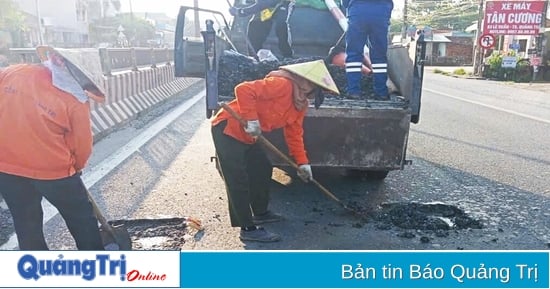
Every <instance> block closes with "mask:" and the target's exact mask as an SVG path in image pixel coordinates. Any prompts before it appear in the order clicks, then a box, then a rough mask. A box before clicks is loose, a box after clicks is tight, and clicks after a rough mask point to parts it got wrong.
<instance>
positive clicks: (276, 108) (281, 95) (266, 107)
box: [212, 77, 309, 164]
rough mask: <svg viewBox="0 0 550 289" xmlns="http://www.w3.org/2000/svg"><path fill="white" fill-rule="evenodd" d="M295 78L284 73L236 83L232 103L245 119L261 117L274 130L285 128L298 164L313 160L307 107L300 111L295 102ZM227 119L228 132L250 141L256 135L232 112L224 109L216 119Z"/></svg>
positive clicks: (263, 124)
mask: <svg viewBox="0 0 550 289" xmlns="http://www.w3.org/2000/svg"><path fill="white" fill-rule="evenodd" d="M292 91H293V82H292V81H291V80H289V79H287V78H283V77H266V78H264V79H260V80H255V81H247V82H243V83H241V84H239V85H237V86H236V87H235V96H236V98H235V100H233V101H231V102H230V103H229V106H230V107H231V108H232V109H233V110H234V111H235V112H237V113H238V114H240V115H241V116H242V118H244V119H245V120H259V121H260V125H261V129H262V131H264V132H270V131H272V130H274V129H278V128H283V132H284V136H285V140H286V143H287V146H288V150H289V153H290V155H291V156H292V157H293V158H294V160H295V161H296V163H298V164H307V163H309V160H308V158H307V155H306V151H305V149H304V141H303V134H304V129H303V127H302V125H303V121H304V117H305V115H306V111H307V108H305V109H303V110H302V111H299V110H297V109H296V107H295V106H294V102H293V93H292ZM223 120H227V126H226V127H225V130H224V133H225V134H227V135H229V136H231V137H233V138H235V139H237V140H239V141H241V142H243V143H247V144H253V143H254V142H255V139H254V138H252V137H251V136H250V135H249V134H248V133H246V132H245V131H244V128H243V127H242V126H241V124H240V123H239V122H238V121H237V120H236V119H235V118H233V117H232V116H231V115H230V114H229V113H228V112H226V111H224V110H223V109H222V110H220V111H219V112H218V113H217V114H216V116H215V117H214V118H213V120H212V125H217V124H218V123H220V122H222V121H223Z"/></svg>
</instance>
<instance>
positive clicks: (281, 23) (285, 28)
mask: <svg viewBox="0 0 550 289" xmlns="http://www.w3.org/2000/svg"><path fill="white" fill-rule="evenodd" d="M293 7H294V4H292V3H291V4H288V5H284V6H282V7H279V9H278V10H277V12H276V13H275V14H273V17H272V18H271V19H269V20H266V21H262V20H261V19H260V17H258V15H254V17H252V19H251V20H250V22H249V23H248V39H249V40H250V44H251V45H252V47H253V48H254V50H255V52H256V53H257V52H258V50H260V49H262V48H263V45H264V42H265V41H266V40H267V37H268V36H269V33H270V32H271V28H272V27H273V25H275V35H277V40H278V45H279V51H280V52H281V55H282V56H283V57H284V58H292V57H293V54H294V52H293V51H292V36H291V34H290V23H289V20H290V16H291V15H292V9H293Z"/></svg>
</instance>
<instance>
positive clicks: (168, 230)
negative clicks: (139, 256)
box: [109, 218, 189, 250]
mask: <svg viewBox="0 0 550 289" xmlns="http://www.w3.org/2000/svg"><path fill="white" fill-rule="evenodd" d="M109 223H111V224H112V225H114V226H118V225H124V227H125V228H126V230H127V231H128V233H129V234H130V238H131V239H132V249H133V250H181V249H183V246H184V244H185V242H186V235H188V234H189V229H188V226H187V220H186V219H185V218H168V219H133V220H116V221H111V222H109Z"/></svg>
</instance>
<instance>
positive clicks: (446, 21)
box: [408, 0, 479, 30]
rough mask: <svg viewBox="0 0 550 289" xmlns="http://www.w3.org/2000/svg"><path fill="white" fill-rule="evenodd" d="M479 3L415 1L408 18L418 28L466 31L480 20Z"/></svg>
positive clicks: (411, 5) (444, 0)
mask: <svg viewBox="0 0 550 289" xmlns="http://www.w3.org/2000/svg"><path fill="white" fill-rule="evenodd" d="M478 7H479V2H478V1H471V0H469V1H464V0H462V1H451V0H443V1H432V0H427V1H414V2H412V3H410V5H409V9H408V18H409V22H410V23H411V24H414V25H416V26H430V27H432V28H433V29H452V30H464V29H465V28H466V27H468V26H470V25H471V24H472V22H473V21H476V20H478V19H477V18H478Z"/></svg>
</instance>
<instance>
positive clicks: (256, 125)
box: [244, 120, 262, 137]
mask: <svg viewBox="0 0 550 289" xmlns="http://www.w3.org/2000/svg"><path fill="white" fill-rule="evenodd" d="M244 131H245V132H246V133H248V134H249V135H251V136H253V137H257V136H260V135H261V134H262V128H261V127H260V121H259V120H249V121H248V122H247V123H246V127H245V128H244Z"/></svg>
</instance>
